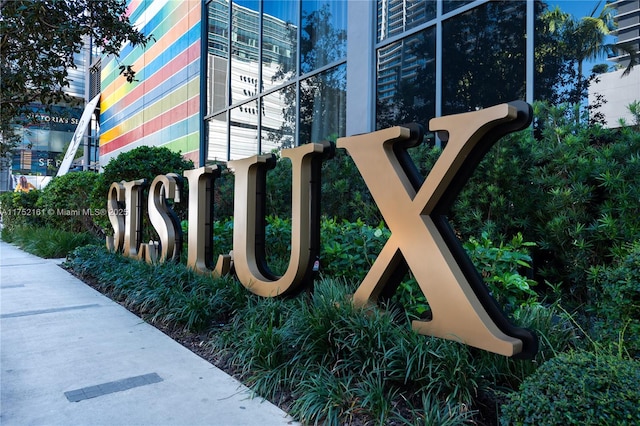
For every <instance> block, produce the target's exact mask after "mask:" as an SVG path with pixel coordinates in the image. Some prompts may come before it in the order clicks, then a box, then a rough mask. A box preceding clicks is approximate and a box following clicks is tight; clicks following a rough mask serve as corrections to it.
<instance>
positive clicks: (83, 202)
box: [37, 172, 106, 232]
mask: <svg viewBox="0 0 640 426" xmlns="http://www.w3.org/2000/svg"><path fill="white" fill-rule="evenodd" d="M98 182H99V175H98V174H97V173H94V172H73V173H67V174H66V175H63V176H58V177H54V178H53V179H52V180H51V182H49V184H47V186H46V187H45V188H44V189H43V190H42V193H41V195H40V198H39V200H38V202H37V206H38V207H39V208H41V209H43V210H45V211H46V212H47V214H46V215H44V216H43V219H44V223H45V225H46V226H49V227H53V228H58V229H63V230H65V231H73V232H83V231H89V232H96V231H99V228H98V227H97V226H96V225H95V224H94V222H93V218H94V217H97V216H100V215H101V216H105V215H106V209H105V206H106V202H105V203H104V206H103V207H102V208H101V209H99V210H92V209H91V205H92V200H91V196H92V193H93V189H94V187H95V185H96V183H98Z"/></svg>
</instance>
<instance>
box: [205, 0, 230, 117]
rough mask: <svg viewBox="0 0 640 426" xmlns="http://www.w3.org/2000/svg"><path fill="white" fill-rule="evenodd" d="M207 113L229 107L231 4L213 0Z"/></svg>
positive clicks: (209, 41)
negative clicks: (228, 76) (228, 66)
mask: <svg viewBox="0 0 640 426" xmlns="http://www.w3.org/2000/svg"><path fill="white" fill-rule="evenodd" d="M208 14H209V16H208V20H209V30H208V38H207V43H208V44H207V46H208V49H207V50H208V57H207V67H208V68H207V74H208V79H207V104H208V105H207V113H208V114H212V113H215V112H217V111H221V110H223V109H224V108H225V107H226V106H227V99H228V96H229V95H228V92H227V87H228V85H227V65H228V61H229V3H228V2H227V1H225V0H213V1H211V3H209V6H208Z"/></svg>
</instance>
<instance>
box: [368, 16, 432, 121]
mask: <svg viewBox="0 0 640 426" xmlns="http://www.w3.org/2000/svg"><path fill="white" fill-rule="evenodd" d="M435 50H436V38H435V28H433V27H432V28H428V29H426V30H424V31H421V32H420V33H418V34H416V35H414V36H412V37H407V38H405V39H403V40H401V41H399V42H396V43H392V44H390V45H388V46H385V47H384V48H381V49H378V51H377V61H378V66H377V69H378V74H377V83H376V93H377V96H376V98H377V105H376V128H378V129H382V128H386V127H392V126H397V125H399V124H403V123H410V122H418V123H427V122H428V121H429V120H430V119H431V118H433V117H434V116H435V89H436V85H435V80H436V62H435V56H436V55H435Z"/></svg>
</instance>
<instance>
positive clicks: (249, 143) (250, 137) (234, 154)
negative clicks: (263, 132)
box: [229, 101, 260, 160]
mask: <svg viewBox="0 0 640 426" xmlns="http://www.w3.org/2000/svg"><path fill="white" fill-rule="evenodd" d="M258 114H260V110H259V109H258V102H257V101H251V102H247V103H246V104H244V105H240V106H238V107H236V108H233V109H232V110H231V119H230V122H229V124H230V128H229V136H230V139H231V149H230V154H229V157H230V159H231V160H237V159H240V158H246V157H250V156H252V155H256V154H257V153H258Z"/></svg>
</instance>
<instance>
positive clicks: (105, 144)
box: [100, 0, 202, 165]
mask: <svg viewBox="0 0 640 426" xmlns="http://www.w3.org/2000/svg"><path fill="white" fill-rule="evenodd" d="M201 8H202V4H201V2H200V1H199V0H186V1H176V0H133V1H131V2H130V4H129V14H130V18H131V21H132V22H134V23H135V25H136V26H137V27H138V28H140V29H142V31H143V32H144V33H145V34H152V35H153V38H154V40H152V41H151V42H150V43H149V44H148V45H147V46H146V47H145V48H142V47H135V48H132V47H131V46H125V47H124V49H123V50H122V53H121V55H120V57H119V58H107V60H103V67H102V83H101V87H102V98H101V105H100V109H101V113H100V163H101V164H102V165H105V164H107V163H108V161H109V159H111V158H113V157H115V156H117V155H118V154H119V153H120V152H123V151H128V150H130V149H132V148H135V147H138V146H142V145H149V146H165V147H167V148H169V149H171V150H173V151H179V152H181V153H182V154H183V155H184V156H185V157H187V158H190V159H193V160H194V162H195V163H196V164H197V163H198V160H199V148H200V121H201V116H200V52H201V36H200V31H201V25H200V23H201ZM125 64H126V65H132V66H133V68H134V70H135V71H136V76H135V80H136V81H134V82H132V83H128V82H127V81H126V79H125V77H124V76H123V75H121V73H120V66H121V65H125Z"/></svg>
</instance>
